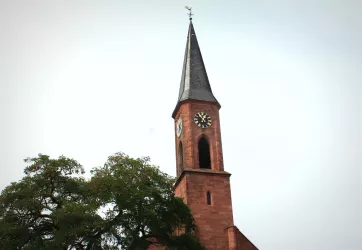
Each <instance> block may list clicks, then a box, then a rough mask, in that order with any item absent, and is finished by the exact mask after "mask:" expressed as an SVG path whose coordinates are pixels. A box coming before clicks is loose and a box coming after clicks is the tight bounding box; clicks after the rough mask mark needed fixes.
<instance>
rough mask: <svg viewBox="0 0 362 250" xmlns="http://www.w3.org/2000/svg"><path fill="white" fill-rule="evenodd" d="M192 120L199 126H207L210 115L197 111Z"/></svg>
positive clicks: (209, 124) (209, 121)
mask: <svg viewBox="0 0 362 250" xmlns="http://www.w3.org/2000/svg"><path fill="white" fill-rule="evenodd" d="M194 122H195V123H196V125H197V126H199V127H200V128H208V127H210V126H211V122H212V121H211V117H210V116H209V115H208V114H206V113H205V112H198V113H196V114H195V116H194Z"/></svg>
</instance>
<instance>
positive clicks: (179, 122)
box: [176, 118, 182, 137]
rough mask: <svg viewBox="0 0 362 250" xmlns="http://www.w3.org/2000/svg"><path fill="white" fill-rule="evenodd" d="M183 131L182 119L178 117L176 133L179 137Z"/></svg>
mask: <svg viewBox="0 0 362 250" xmlns="http://www.w3.org/2000/svg"><path fill="white" fill-rule="evenodd" d="M181 132H182V119H181V118H180V119H178V121H177V123H176V134H177V136H178V137H180V135H181Z"/></svg>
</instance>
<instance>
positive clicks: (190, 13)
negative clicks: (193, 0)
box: [185, 6, 194, 21]
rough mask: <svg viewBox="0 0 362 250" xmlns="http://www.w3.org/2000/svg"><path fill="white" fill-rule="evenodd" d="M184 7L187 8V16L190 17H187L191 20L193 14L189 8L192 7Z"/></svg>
mask: <svg viewBox="0 0 362 250" xmlns="http://www.w3.org/2000/svg"><path fill="white" fill-rule="evenodd" d="M185 9H187V10H188V11H189V14H188V15H189V17H190V18H189V19H190V21H191V20H192V16H193V15H194V14H192V12H191V9H192V8H191V7H189V6H185Z"/></svg>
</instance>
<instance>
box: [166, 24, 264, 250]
mask: <svg viewBox="0 0 362 250" xmlns="http://www.w3.org/2000/svg"><path fill="white" fill-rule="evenodd" d="M220 108H221V106H220V103H219V102H218V101H217V99H216V98H215V96H214V94H213V93H212V90H211V86H210V83H209V79H208V77H207V73H206V69H205V65H204V62H203V59H202V55H201V51H200V47H199V44H198V41H197V38H196V33H195V29H194V26H193V23H192V20H191V18H190V24H189V30H188V36H187V43H186V50H185V57H184V63H183V69H182V77H181V83H180V90H179V96H178V100H177V104H176V107H175V109H174V111H173V113H172V118H173V119H174V126H175V142H176V170H177V171H176V173H177V181H176V184H175V195H176V196H178V197H183V198H184V202H185V203H186V204H187V205H188V206H189V207H190V209H191V212H192V214H193V216H194V219H195V222H196V224H197V227H198V230H197V236H198V237H199V239H200V242H201V243H202V244H203V245H204V246H205V248H206V249H208V250H216V249H219V250H227V249H230V250H236V249H246V250H248V249H257V248H256V247H255V246H254V245H252V243H251V242H249V241H248V240H247V239H246V238H245V236H243V235H242V234H241V233H240V231H239V230H238V229H237V228H236V227H235V226H234V224H233V212H232V203H231V192H230V180H229V179H230V175H231V174H230V173H228V172H226V171H224V163H223V153H222V143H221V129H220V117H219V109H220ZM244 241H245V242H244ZM243 242H244V243H243ZM241 245H243V248H241Z"/></svg>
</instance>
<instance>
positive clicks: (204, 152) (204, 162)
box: [198, 136, 211, 169]
mask: <svg viewBox="0 0 362 250" xmlns="http://www.w3.org/2000/svg"><path fill="white" fill-rule="evenodd" d="M198 149H199V165H200V168H207V169H211V159H210V145H209V143H208V141H207V140H206V138H205V137H204V136H202V137H201V138H200V140H199V144H198Z"/></svg>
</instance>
